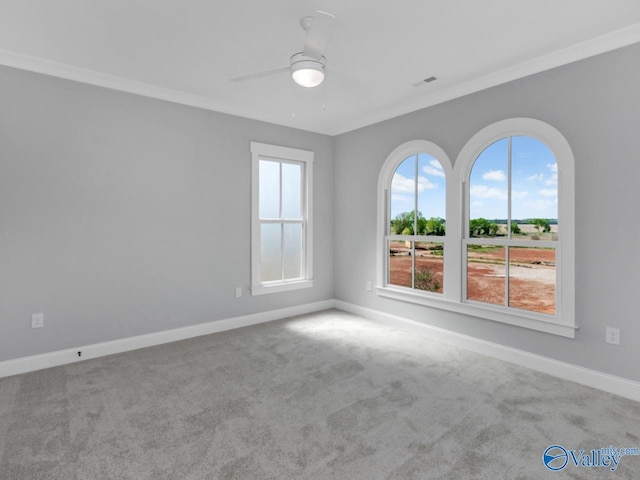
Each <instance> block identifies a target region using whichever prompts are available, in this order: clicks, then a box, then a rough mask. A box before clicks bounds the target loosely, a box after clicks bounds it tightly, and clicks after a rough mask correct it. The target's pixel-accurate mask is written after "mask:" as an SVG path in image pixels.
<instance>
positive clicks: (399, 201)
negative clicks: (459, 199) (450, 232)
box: [391, 153, 446, 218]
mask: <svg viewBox="0 0 640 480" xmlns="http://www.w3.org/2000/svg"><path fill="white" fill-rule="evenodd" d="M417 167H418V186H417V187H418V188H417V190H418V211H420V212H422V214H423V215H424V217H425V218H430V217H442V218H445V198H446V185H445V183H446V182H445V175H444V170H443V169H442V165H441V164H440V162H439V161H438V160H436V159H435V158H434V157H432V156H431V155H427V154H424V153H421V154H419V155H418V165H417ZM415 178H416V156H415V155H412V156H411V157H408V158H407V159H405V160H404V161H403V162H402V163H401V164H400V166H399V167H398V169H397V170H396V173H395V175H394V176H393V180H392V182H391V218H395V216H396V215H398V214H399V213H402V212H410V211H411V210H413V209H414V205H415V203H414V202H415V190H416V184H415Z"/></svg>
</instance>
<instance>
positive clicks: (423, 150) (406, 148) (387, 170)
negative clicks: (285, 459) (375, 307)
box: [376, 140, 452, 302]
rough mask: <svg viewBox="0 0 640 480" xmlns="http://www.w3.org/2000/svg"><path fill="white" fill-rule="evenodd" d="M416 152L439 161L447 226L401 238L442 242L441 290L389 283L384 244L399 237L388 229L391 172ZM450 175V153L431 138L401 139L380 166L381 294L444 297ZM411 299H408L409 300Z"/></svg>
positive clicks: (378, 227) (379, 274) (377, 276)
mask: <svg viewBox="0 0 640 480" xmlns="http://www.w3.org/2000/svg"><path fill="white" fill-rule="evenodd" d="M419 154H427V155H430V156H432V157H434V158H435V159H437V160H438V161H439V162H440V164H441V165H442V169H443V171H444V174H445V188H446V190H445V193H446V196H447V197H446V203H447V207H446V211H447V214H446V218H445V221H446V222H447V224H446V225H447V227H446V228H447V230H446V231H445V235H443V236H439V235H415V234H414V235H404V236H402V237H403V238H402V239H403V240H404V239H405V238H408V239H411V241H415V242H418V241H426V242H428V241H434V242H438V243H440V242H442V243H443V255H444V271H443V285H442V293H435V292H428V291H424V290H418V289H415V288H413V287H411V288H409V287H402V286H399V285H392V284H389V283H388V279H389V262H388V255H389V251H388V248H387V241H388V240H389V239H390V238H391V237H398V238H399V237H400V236H398V235H392V234H391V233H390V232H389V230H388V229H389V225H390V222H391V203H390V195H391V182H392V181H393V176H394V174H395V172H396V170H397V169H398V167H399V166H400V164H401V163H402V162H404V161H405V160H406V159H407V158H409V157H412V156H416V155H419ZM451 175H452V168H451V162H450V160H449V157H448V156H447V154H446V153H445V151H444V150H443V149H442V148H440V147H439V146H438V145H436V144H435V143H433V142H429V141H427V140H412V141H410V142H407V143H404V144H402V145H400V146H399V147H398V148H396V149H395V150H394V151H393V152H391V154H390V155H389V157H388V158H387V161H386V162H385V163H384V165H383V166H382V169H381V171H380V175H379V176H378V223H377V232H378V235H377V251H378V252H379V254H378V262H377V272H376V280H377V283H376V290H377V292H378V294H379V295H381V296H388V297H391V298H399V299H405V300H406V298H404V297H405V295H408V296H410V297H409V298H412V296H417V297H416V298H421V299H423V301H427V302H428V301H429V299H431V298H435V299H441V298H446V295H447V293H448V292H447V290H448V286H447V277H448V275H447V273H446V270H447V263H448V261H449V259H448V257H447V252H448V250H449V249H448V241H447V239H448V238H449V234H448V228H449V223H448V215H449V207H448V204H449V198H448V197H449V183H450V178H451ZM409 301H411V300H409Z"/></svg>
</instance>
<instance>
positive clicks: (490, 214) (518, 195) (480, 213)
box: [469, 136, 558, 219]
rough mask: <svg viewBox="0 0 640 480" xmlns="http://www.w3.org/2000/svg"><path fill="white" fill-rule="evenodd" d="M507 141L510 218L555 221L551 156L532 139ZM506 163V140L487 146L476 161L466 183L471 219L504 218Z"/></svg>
mask: <svg viewBox="0 0 640 480" xmlns="http://www.w3.org/2000/svg"><path fill="white" fill-rule="evenodd" d="M511 138H512V146H511V172H512V173H511V218H513V219H523V218H537V217H539V218H558V168H557V163H556V159H555V157H554V155H553V153H552V152H551V150H549V148H548V147H547V146H546V145H545V144H544V143H542V142H541V141H539V140H536V139H535V138H531V137H525V136H514V137H511ZM508 161H509V153H508V139H503V140H499V141H498V142H496V143H494V144H492V145H490V146H489V147H487V148H486V149H485V150H484V151H483V152H482V153H481V154H480V156H479V157H478V159H477V160H476V162H475V164H474V166H473V169H472V170H471V177H470V181H469V186H470V188H469V190H470V192H469V208H470V216H471V218H478V217H484V218H489V219H494V218H498V219H506V218H507V211H508V199H507V198H508V197H507V193H508V179H507V172H508Z"/></svg>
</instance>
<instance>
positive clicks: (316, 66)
mask: <svg viewBox="0 0 640 480" xmlns="http://www.w3.org/2000/svg"><path fill="white" fill-rule="evenodd" d="M326 64H327V59H326V58H324V57H322V59H321V60H316V59H315V58H311V57H307V56H305V55H303V54H302V53H296V54H295V55H293V56H292V57H291V78H293V81H294V82H296V83H297V84H298V85H300V86H301V87H306V88H311V87H317V86H318V85H320V84H321V83H322V82H323V81H324V76H325V74H324V67H325V65H326Z"/></svg>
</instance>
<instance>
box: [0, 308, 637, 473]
mask: <svg viewBox="0 0 640 480" xmlns="http://www.w3.org/2000/svg"><path fill="white" fill-rule="evenodd" d="M551 445H559V446H563V447H564V448H565V450H567V451H568V452H571V450H573V451H574V453H575V455H579V450H580V449H582V450H584V451H585V452H586V453H585V455H588V454H589V452H590V451H591V450H593V449H600V448H602V447H609V446H614V447H640V404H638V403H635V402H632V401H630V400H625V399H623V398H619V397H616V396H613V395H610V394H607V393H603V392H600V391H597V390H593V389H590V388H587V387H582V386H579V385H577V384H573V383H570V382H566V381H563V380H559V379H556V378H553V377H549V376H546V375H543V374H540V373H536V372H534V371H530V370H527V369H524V368H520V367H516V366H513V365H511V364H508V363H504V362H501V361H498V360H494V359H491V358H488V357H484V356H481V355H478V354H474V353H470V352H467V351H464V350H460V349H456V348H452V347H449V346H446V345H443V344H441V343H438V342H434V341H431V340H427V339H425V338H421V337H419V336H416V335H415V334H408V333H404V332H402V331H399V330H394V329H391V328H388V327H385V326H380V325H378V324H375V323H372V322H369V321H367V320H364V319H362V318H359V317H356V316H352V315H348V314H344V313H342V312H338V311H335V310H332V311H327V312H322V313H319V314H313V315H306V316H302V317H297V318H292V319H287V320H283V321H279V322H273V323H269V324H264V325H258V326H254V327H249V328H244V329H240V330H234V331H230V332H225V333H220V334H215V335H209V336H206V337H199V338H196V339H191V340H186V341H182V342H176V343H172V344H167V345H162V346H158V347H153V348H148V349H144V350H138V351H134V352H129V353H125V354H120V355H114V356H110V357H104V358H101V359H95V360H88V361H85V362H80V363H76V364H73V365H68V366H64V367H57V368H52V369H49V370H43V371H39V372H34V373H29V374H25V375H19V376H15V377H9V378H5V379H0V478H1V479H2V480H37V479H43V480H44V479H46V480H73V479H78V480H80V479H83V480H84V479H86V480H97V479H122V480H125V479H135V480H144V479H180V480H191V479H193V480H195V479H260V480H264V479H297V480H301V479H314V480H315V479H341V480H345V479H362V480H375V479H421V480H425V479H487V480H496V479H509V480H516V479H547V478H548V479H568V478H569V479H573V478H575V479H581V480H584V479H596V478H597V479H632V478H634V479H637V478H640V476H639V474H638V472H640V456H626V457H622V458H621V459H620V460H619V463H618V465H617V469H616V470H615V471H610V469H609V468H605V467H583V466H575V465H574V463H573V460H572V459H571V455H570V453H569V455H568V456H569V461H568V462H567V465H566V467H565V468H564V469H562V470H560V471H557V472H554V471H551V470H549V469H547V467H546V466H545V465H544V463H543V453H544V452H545V450H546V449H547V447H549V446H551ZM558 452H560V458H559V459H556V460H554V461H550V465H551V466H556V467H557V466H559V465H561V463H562V453H561V452H562V451H561V450H557V449H556V450H553V451H550V452H549V454H550V455H551V454H554V456H558ZM579 458H582V461H584V458H585V457H584V456H583V457H579Z"/></svg>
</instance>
